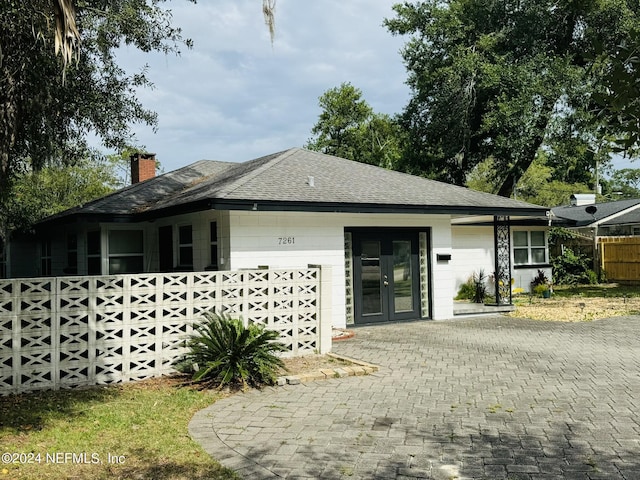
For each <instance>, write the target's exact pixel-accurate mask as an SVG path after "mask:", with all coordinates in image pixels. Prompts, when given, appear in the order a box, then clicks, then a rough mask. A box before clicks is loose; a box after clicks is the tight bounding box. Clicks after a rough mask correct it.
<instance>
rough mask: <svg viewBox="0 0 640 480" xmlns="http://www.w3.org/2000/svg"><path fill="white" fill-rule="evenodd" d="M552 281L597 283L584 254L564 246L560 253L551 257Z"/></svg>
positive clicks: (596, 278) (560, 282) (569, 283)
mask: <svg viewBox="0 0 640 480" xmlns="http://www.w3.org/2000/svg"><path fill="white" fill-rule="evenodd" d="M551 264H552V265H553V282H554V283H555V284H556V285H577V284H583V285H584V284H588V285H591V284H594V283H598V281H597V280H598V277H597V275H596V274H595V273H594V272H593V270H591V268H590V265H589V259H588V257H587V256H586V255H583V254H576V253H574V252H573V250H571V249H570V248H564V251H563V252H562V255H559V256H557V257H555V258H553V259H552V261H551Z"/></svg>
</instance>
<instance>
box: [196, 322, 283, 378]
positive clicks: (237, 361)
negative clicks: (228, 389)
mask: <svg viewBox="0 0 640 480" xmlns="http://www.w3.org/2000/svg"><path fill="white" fill-rule="evenodd" d="M194 330H195V332H194V334H193V335H192V336H191V339H190V340H189V342H188V343H187V346H188V347H189V352H188V353H187V354H186V356H185V360H186V364H187V365H189V364H190V365H191V366H192V367H193V371H194V373H193V380H194V381H196V382H204V383H208V384H210V385H217V386H218V387H219V388H221V387H223V386H225V385H232V386H242V387H243V388H246V387H247V385H250V386H254V387H259V386H261V385H265V384H266V385H272V384H273V383H274V382H275V380H276V376H277V373H278V370H280V369H281V368H284V362H283V361H282V360H281V359H280V357H278V356H277V355H276V353H277V352H282V351H284V350H286V347H285V345H283V344H282V343H280V342H278V341H276V340H277V338H278V336H279V335H278V332H275V331H273V330H267V329H266V328H264V326H262V325H257V324H252V325H249V326H248V327H245V326H244V325H243V323H242V320H239V319H232V318H230V317H229V316H228V315H219V314H217V313H214V312H207V313H205V314H204V319H203V321H202V322H200V323H198V324H196V325H195V326H194Z"/></svg>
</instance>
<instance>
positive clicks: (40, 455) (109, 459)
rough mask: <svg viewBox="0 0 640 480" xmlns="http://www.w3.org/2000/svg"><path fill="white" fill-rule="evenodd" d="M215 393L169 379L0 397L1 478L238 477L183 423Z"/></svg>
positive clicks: (166, 479)
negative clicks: (196, 440)
mask: <svg viewBox="0 0 640 480" xmlns="http://www.w3.org/2000/svg"><path fill="white" fill-rule="evenodd" d="M218 398H219V396H215V395H214V394H212V393H211V392H202V391H197V390H194V389H191V388H186V387H179V385H178V382H177V381H176V380H175V379H157V380H150V381H145V382H139V383H132V384H126V385H121V386H110V387H93V388H87V389H82V390H63V391H57V392H37V393H32V394H25V395H12V396H4V397H2V396H0V445H2V448H0V454H4V456H3V457H2V463H1V464H0V480H5V479H7V480H8V479H14V478H15V479H62V478H64V479H74V480H85V479H86V480H89V479H91V480H93V479H98V480H103V479H104V480H107V479H130V478H136V479H137V478H140V479H156V480H190V479H195V480H200V479H202V480H204V479H213V480H223V479H238V477H237V476H236V475H235V474H234V473H233V472H232V471H231V470H228V469H226V468H224V467H222V466H221V465H220V464H219V463H217V462H216V461H214V460H213V459H212V458H211V457H210V456H209V455H207V454H206V453H205V452H204V451H203V450H202V449H201V448H200V447H199V445H197V444H196V443H195V442H194V441H192V440H191V438H190V437H189V434H188V430H187V426H188V423H189V420H190V419H191V417H192V416H193V414H194V413H195V412H196V411H198V410H200V409H202V408H204V407H206V406H207V405H210V404H211V403H213V402H214V401H215V400H217V399H218ZM212 434H213V433H212ZM7 453H9V454H13V457H14V458H15V459H16V460H17V461H16V462H15V463H6V462H7V460H8V458H7V456H6V454H7ZM9 459H10V458H9Z"/></svg>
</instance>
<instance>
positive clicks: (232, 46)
mask: <svg viewBox="0 0 640 480" xmlns="http://www.w3.org/2000/svg"><path fill="white" fill-rule="evenodd" d="M394 3H397V0H375V1H371V0H348V1H345V0H313V1H302V0H277V5H276V12H275V18H276V20H275V22H276V34H275V38H274V41H273V44H272V43H271V40H270V37H269V31H268V28H267V27H266V26H265V24H264V17H263V15H262V1H261V0H216V1H215V2H213V1H208V0H200V1H199V2H198V4H195V5H194V4H192V3H190V2H187V1H186V0H172V1H171V2H167V4H166V5H167V6H168V8H170V9H171V10H172V13H173V25H174V26H179V27H181V28H182V30H183V36H184V37H185V38H191V39H193V42H194V47H193V49H191V50H187V49H183V50H182V54H181V56H173V55H171V56H165V55H161V54H143V53H139V52H137V51H136V50H135V49H133V48H132V49H131V50H127V49H124V50H123V51H122V52H121V54H120V57H119V58H120V59H121V60H120V62H121V66H123V67H124V68H125V69H126V70H127V71H128V72H135V71H137V70H138V69H139V68H140V67H141V66H143V65H144V64H148V66H149V70H148V75H149V77H150V78H151V81H152V82H153V83H154V84H155V88H154V89H153V90H149V89H144V90H140V91H139V92H138V98H139V99H140V100H141V102H142V103H143V105H144V106H145V107H146V108H149V109H151V110H153V111H155V112H156V113H157V114H158V126H157V131H156V132H155V133H154V132H153V130H152V129H151V128H149V127H146V126H143V125H139V124H136V125H134V127H133V132H134V133H135V135H136V140H137V144H138V145H143V146H144V147H146V149H147V151H149V152H153V153H156V156H157V159H158V160H159V161H160V164H161V167H162V169H163V170H164V171H171V170H175V169H176V168H180V167H182V166H185V165H188V164H190V163H193V162H195V161H197V160H201V159H209V160H223V161H234V162H239V161H246V160H251V159H254V158H258V157H261V156H263V155H268V154H271V153H275V152H279V151H281V150H285V149H288V148H291V147H302V146H303V145H304V144H305V143H306V142H307V140H308V139H309V137H310V136H311V129H312V127H313V125H314V124H315V123H316V121H317V120H318V116H319V115H320V112H321V110H320V107H319V106H318V97H320V96H321V95H322V94H323V93H324V92H326V91H327V90H328V89H330V88H334V87H338V86H340V84H342V83H343V82H350V83H351V84H352V85H353V86H355V87H356V88H359V89H360V90H362V93H363V98H364V99H365V100H366V101H367V103H369V105H371V107H372V108H373V110H374V111H375V112H377V113H387V114H391V115H392V114H395V113H399V112H401V111H402V109H403V107H404V106H405V104H406V103H407V101H408V99H409V88H408V86H407V85H406V84H405V81H406V79H407V73H406V70H405V68H404V65H403V63H402V57H401V55H400V49H401V48H402V46H403V44H404V42H405V41H406V39H403V38H401V37H394V36H393V35H391V34H390V33H389V32H388V31H387V29H386V28H384V27H383V26H382V23H383V20H384V19H385V18H391V17H393V16H394V15H393V11H392V8H391V7H392V5H393V4H394Z"/></svg>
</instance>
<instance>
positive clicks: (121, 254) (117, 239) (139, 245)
mask: <svg viewBox="0 0 640 480" xmlns="http://www.w3.org/2000/svg"><path fill="white" fill-rule="evenodd" d="M143 269H144V235H143V232H142V230H111V231H110V232H109V274H110V275H118V274H123V273H141V272H142V271H143Z"/></svg>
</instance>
